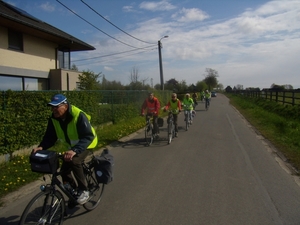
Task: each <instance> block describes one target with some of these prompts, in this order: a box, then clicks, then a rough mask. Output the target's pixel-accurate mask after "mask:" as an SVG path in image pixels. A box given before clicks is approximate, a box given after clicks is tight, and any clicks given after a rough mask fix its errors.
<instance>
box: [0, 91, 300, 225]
mask: <svg viewBox="0 0 300 225" xmlns="http://www.w3.org/2000/svg"><path fill="white" fill-rule="evenodd" d="M196 112H197V115H196V117H195V118H194V122H193V125H192V126H191V127H190V129H189V130H188V131H185V130H184V122H183V114H181V115H180V116H179V125H180V130H179V137H178V138H175V139H174V140H173V141H172V143H171V144H170V145H168V144H167V140H166V123H165V126H164V127H163V128H162V129H161V133H160V139H159V141H157V142H155V143H154V144H153V145H152V146H150V147H146V146H145V142H144V137H143V132H137V133H136V134H133V135H131V136H130V137H127V138H123V139H122V140H120V141H119V142H118V143H115V144H113V146H110V147H109V149H110V150H111V152H112V154H113V155H114V156H115V168H114V174H115V178H114V181H113V182H112V183H110V184H109V185H107V186H106V189H105V193H104V196H103V199H102V201H101V203H100V205H99V206H98V208H97V209H95V210H94V211H91V212H86V211H85V210H84V209H83V208H82V207H76V208H75V209H74V210H72V211H70V210H69V213H70V214H69V217H68V218H66V220H65V222H64V224H66V225H71V224H72V225H73V224H101V225H193V224H195V225H202V224H203V225H277V224H285V225H288V224H289V225H290V224H294V225H296V224H297V225H299V224H300V187H299V185H298V184H299V183H300V182H299V178H298V177H297V176H295V175H294V174H293V170H291V169H289V167H288V166H287V165H286V164H285V163H284V162H283V161H282V160H281V159H280V157H278V156H277V154H275V153H274V149H273V148H272V146H271V145H270V144H269V143H268V141H266V140H264V139H263V138H262V137H261V135H259V133H257V132H255V129H253V127H251V126H250V125H249V124H248V123H247V122H246V121H245V120H244V119H243V117H242V116H241V115H240V114H239V113H238V112H237V111H236V110H235V109H234V108H233V107H232V106H231V105H230V104H229V101H228V99H227V98H226V97H225V96H224V95H222V94H219V95H218V97H216V98H212V101H211V107H210V108H209V110H208V111H205V110H204V104H203V103H201V102H199V105H198V106H197V108H196ZM165 122H166V121H165ZM38 190H39V189H38V184H37V183H36V184H35V185H31V187H30V188H29V189H28V188H24V189H22V191H21V192H22V193H23V195H21V196H20V195H12V197H11V198H13V199H12V201H11V202H10V203H9V204H8V206H6V207H4V208H2V209H1V211H0V224H1V225H6V224H17V223H18V220H19V217H20V215H21V213H22V211H23V209H24V207H25V205H26V204H27V203H28V201H29V199H30V198H32V195H33V194H35V193H37V192H38ZM24 195H25V196H24ZM8 200H9V199H8Z"/></svg>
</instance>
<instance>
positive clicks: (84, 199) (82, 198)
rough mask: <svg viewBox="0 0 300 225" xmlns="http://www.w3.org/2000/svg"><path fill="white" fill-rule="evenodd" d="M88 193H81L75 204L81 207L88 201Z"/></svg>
mask: <svg viewBox="0 0 300 225" xmlns="http://www.w3.org/2000/svg"><path fill="white" fill-rule="evenodd" d="M89 197H90V193H89V192H88V191H83V192H81V195H80V196H79V197H78V198H77V203H78V204H80V205H83V204H84V203H86V202H87V201H88V200H89Z"/></svg>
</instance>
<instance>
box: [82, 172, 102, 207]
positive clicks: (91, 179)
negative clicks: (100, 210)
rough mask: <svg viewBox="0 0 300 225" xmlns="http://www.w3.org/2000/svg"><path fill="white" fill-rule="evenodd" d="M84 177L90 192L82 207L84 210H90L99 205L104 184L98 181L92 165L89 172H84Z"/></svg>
mask: <svg viewBox="0 0 300 225" xmlns="http://www.w3.org/2000/svg"><path fill="white" fill-rule="evenodd" d="M85 177H86V181H87V185H88V190H89V192H90V198H89V200H88V201H87V202H86V203H85V204H83V207H84V208H85V209H86V210H88V211H91V210H93V209H95V208H96V207H97V206H98V205H99V203H100V201H101V198H102V194H103V191H104V185H105V184H100V183H98V181H97V179H96V174H95V168H94V167H92V168H90V170H89V172H88V173H86V174H85Z"/></svg>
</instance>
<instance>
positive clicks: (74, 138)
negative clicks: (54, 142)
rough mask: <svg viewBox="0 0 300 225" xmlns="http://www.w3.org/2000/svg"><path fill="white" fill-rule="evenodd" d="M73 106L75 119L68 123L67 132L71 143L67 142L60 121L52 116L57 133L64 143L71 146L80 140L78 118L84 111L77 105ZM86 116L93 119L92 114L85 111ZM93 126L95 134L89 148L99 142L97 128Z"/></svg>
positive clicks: (72, 112)
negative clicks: (77, 125)
mask: <svg viewBox="0 0 300 225" xmlns="http://www.w3.org/2000/svg"><path fill="white" fill-rule="evenodd" d="M70 106H71V110H70V111H71V115H72V116H73V119H72V121H71V122H70V123H68V127H67V134H68V137H69V139H70V142H71V145H69V143H67V141H66V138H65V134H64V132H63V130H62V129H61V127H60V124H59V121H58V120H56V119H54V118H52V122H53V125H54V128H55V131H56V135H57V138H58V139H59V140H60V141H62V142H63V143H65V144H67V145H68V146H69V148H72V147H73V146H75V145H76V144H77V143H78V142H79V138H78V132H77V127H76V124H77V120H78V117H79V114H80V112H83V111H82V110H80V109H79V108H77V107H76V106H72V105H70ZM83 113H84V114H85V115H86V117H87V118H88V120H89V121H90V120H91V116H90V115H88V114H86V113H85V112H83ZM91 128H92V132H93V134H94V140H93V141H92V143H91V144H90V145H89V146H88V149H91V148H95V147H96V146H97V143H98V138H97V135H96V132H95V129H94V128H93V127H92V126H91Z"/></svg>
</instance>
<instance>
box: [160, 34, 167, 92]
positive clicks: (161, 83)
mask: <svg viewBox="0 0 300 225" xmlns="http://www.w3.org/2000/svg"><path fill="white" fill-rule="evenodd" d="M168 37H169V36H163V37H162V38H161V39H159V40H158V56H159V73H160V89H161V90H164V74H163V66H162V58H161V48H162V46H161V42H160V41H161V40H162V39H164V38H168Z"/></svg>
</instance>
